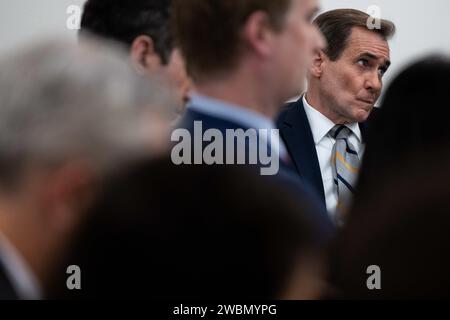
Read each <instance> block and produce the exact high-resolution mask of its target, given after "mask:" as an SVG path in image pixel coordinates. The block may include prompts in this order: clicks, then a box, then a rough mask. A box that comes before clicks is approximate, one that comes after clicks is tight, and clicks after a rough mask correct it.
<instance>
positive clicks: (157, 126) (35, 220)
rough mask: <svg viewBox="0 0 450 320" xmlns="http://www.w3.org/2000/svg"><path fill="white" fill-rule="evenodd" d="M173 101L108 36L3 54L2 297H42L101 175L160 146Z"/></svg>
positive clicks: (0, 79)
mask: <svg viewBox="0 0 450 320" xmlns="http://www.w3.org/2000/svg"><path fill="white" fill-rule="evenodd" d="M174 100H175V99H174V98H172V97H171V94H170V93H169V92H168V90H167V89H165V87H164V86H162V85H161V84H159V82H157V81H156V80H151V79H150V78H148V79H147V80H145V81H144V80H143V79H141V77H139V76H138V75H136V73H135V72H134V71H133V70H132V69H131V68H130V66H129V65H128V63H126V62H125V61H124V58H123V56H122V55H121V54H120V53H119V51H116V48H113V47H110V46H109V45H106V44H99V43H93V42H87V41H86V42H84V43H83V45H82V46H77V45H73V44H69V43H66V42H64V41H58V40H49V41H44V42H42V43H40V44H38V45H34V46H31V47H29V48H28V47H27V48H24V49H23V50H22V51H20V52H14V53H12V54H11V55H10V56H8V57H6V58H4V59H2V60H1V61H0V299H40V298H43V297H44V296H45V291H44V284H45V283H46V282H47V281H48V280H49V278H51V276H52V271H51V266H52V265H53V264H54V263H55V262H56V261H57V260H58V259H59V257H60V256H61V254H62V253H63V252H64V250H65V248H66V244H67V242H68V241H69V239H70V238H71V237H72V236H73V234H75V233H76V228H77V225H78V224H79V223H81V221H82V220H83V217H84V216H85V215H84V211H85V209H86V208H87V207H88V206H89V203H90V202H91V200H92V197H93V196H94V195H95V192H96V189H97V186H98V185H99V184H100V183H101V180H102V179H103V178H104V177H106V176H107V175H109V174H110V173H112V172H114V170H117V168H120V167H121V165H124V164H125V163H126V162H128V161H132V160H135V159H136V158H140V157H144V156H145V157H147V156H149V155H151V154H152V153H154V154H159V153H160V152H165V151H166V148H167V146H166V145H165V143H164V141H167V134H168V127H169V125H168V121H169V120H168V118H169V115H168V113H170V112H169V111H168V110H169V106H170V105H172V107H173V108H175V106H174V103H173V101H174ZM168 105H169V106H168Z"/></svg>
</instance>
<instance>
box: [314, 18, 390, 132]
mask: <svg viewBox="0 0 450 320" xmlns="http://www.w3.org/2000/svg"><path fill="white" fill-rule="evenodd" d="M389 65H390V54H389V45H388V43H387V41H386V40H384V39H383V38H382V36H381V35H379V34H377V33H375V32H373V31H370V30H368V29H365V28H360V27H355V28H353V30H352V33H351V35H350V37H349V39H348V43H347V47H346V48H345V50H344V51H343V52H342V55H341V56H340V57H339V58H338V59H337V60H336V61H331V60H329V59H328V57H326V56H325V58H324V62H323V63H322V74H321V77H320V80H319V81H320V85H319V86H320V92H321V98H322V100H323V101H324V106H325V107H326V108H329V109H331V110H329V111H330V112H331V114H334V115H335V119H332V120H333V121H335V122H336V123H340V124H344V123H354V122H363V121H365V120H367V118H368V117H369V115H370V112H371V111H372V109H373V106H374V104H375V102H376V101H377V100H378V98H379V97H380V94H381V89H382V79H383V75H384V74H385V72H386V71H387V69H388V68H389Z"/></svg>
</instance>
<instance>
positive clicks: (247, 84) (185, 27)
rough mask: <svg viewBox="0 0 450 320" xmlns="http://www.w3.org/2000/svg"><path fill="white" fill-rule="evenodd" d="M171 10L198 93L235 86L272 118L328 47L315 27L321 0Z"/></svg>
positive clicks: (186, 1)
mask: <svg viewBox="0 0 450 320" xmlns="http://www.w3.org/2000/svg"><path fill="white" fill-rule="evenodd" d="M173 6H174V12H173V24H174V33H175V36H176V39H177V41H178V43H179V45H180V49H181V51H182V53H183V56H184V58H185V60H186V64H187V68H188V71H189V73H190V75H191V76H192V78H193V80H194V82H195V86H196V89H202V91H205V92H204V93H206V94H209V93H210V92H208V91H212V90H215V91H216V90H217V89H215V87H217V86H219V87H220V85H221V84H222V85H224V87H225V88H224V89H223V90H221V91H224V92H227V89H226V88H227V87H228V88H229V87H230V84H232V85H234V86H236V87H234V88H232V91H235V92H234V93H233V92H231V93H229V94H232V95H233V96H234V99H240V100H241V99H243V97H248V96H250V97H251V95H252V94H254V95H256V96H257V97H258V98H257V100H258V101H259V103H260V104H262V106H263V107H264V108H265V110H263V111H264V113H265V114H267V115H268V116H269V115H270V117H272V118H273V117H275V115H276V113H278V111H279V110H278V109H279V107H280V106H281V105H282V104H284V102H286V100H288V99H289V98H292V97H293V96H295V95H298V94H299V93H301V92H302V90H303V89H304V83H305V77H306V70H307V67H308V66H309V64H310V63H311V62H312V57H313V54H314V51H315V50H316V49H318V48H320V47H322V46H323V44H324V40H323V37H322V36H321V34H320V32H319V29H318V28H317V27H316V26H314V25H312V18H313V16H314V14H315V13H316V11H317V10H318V1H317V0H276V1H273V0H264V1H262V0H173ZM229 90H230V91H231V89H229ZM224 92H221V93H220V94H219V95H221V96H223V95H224ZM222 98H223V97H222ZM237 102H238V104H239V102H240V101H239V100H238V101H237ZM240 105H245V103H240ZM269 106H270V107H269ZM248 107H252V106H248ZM260 108H261V107H260Z"/></svg>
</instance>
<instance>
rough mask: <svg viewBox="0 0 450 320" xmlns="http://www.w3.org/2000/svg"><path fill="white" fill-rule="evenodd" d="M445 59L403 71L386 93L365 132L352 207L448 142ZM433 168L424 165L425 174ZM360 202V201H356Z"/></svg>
mask: <svg viewBox="0 0 450 320" xmlns="http://www.w3.org/2000/svg"><path fill="white" fill-rule="evenodd" d="M449 83H450V58H449V57H445V56H429V57H426V58H424V59H423V60H421V61H418V62H416V63H414V64H412V65H411V66H409V67H408V68H406V69H405V70H404V71H402V72H401V73H400V74H399V75H398V76H397V77H396V78H395V79H394V80H393V81H392V83H391V85H390V86H389V89H388V90H387V92H386V95H385V97H384V101H383V104H382V107H381V109H380V111H379V113H378V115H377V118H376V121H374V122H373V125H372V127H371V130H370V134H369V137H368V142H367V145H368V146H367V150H366V152H365V155H364V158H363V163H362V167H361V173H360V178H359V181H358V186H357V190H356V191H357V195H356V197H355V205H358V203H359V202H362V201H364V200H363V199H367V197H369V195H370V194H371V193H372V190H374V189H375V188H377V187H380V188H384V187H385V186H386V185H388V184H389V179H390V176H391V175H393V174H395V173H396V170H397V169H398V168H401V167H402V166H404V165H406V164H407V163H408V162H411V161H414V160H415V159H414V158H415V157H416V156H417V155H418V156H422V155H426V154H429V153H431V154H434V153H436V150H441V149H442V148H443V146H448V144H449V142H450V126H449V124H448V120H447V119H446V116H445V115H446V114H447V111H448V109H449V102H448V93H447V86H448V84H449ZM433 165H434V163H431V162H429V163H423V167H422V168H421V169H419V170H423V171H426V170H428V169H429V168H430V167H431V166H433ZM360 197H361V199H360Z"/></svg>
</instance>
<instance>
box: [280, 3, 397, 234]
mask: <svg viewBox="0 0 450 320" xmlns="http://www.w3.org/2000/svg"><path fill="white" fill-rule="evenodd" d="M371 19H373V18H371V17H370V16H369V15H368V14H366V13H364V12H362V11H358V10H354V9H337V10H332V11H328V12H325V13H323V14H321V15H320V16H318V17H317V18H316V19H315V20H314V24H315V25H316V26H317V27H318V28H319V29H320V31H321V33H322V34H323V35H324V37H325V39H326V40H327V44H328V45H327V47H326V48H324V49H323V50H317V52H316V54H315V57H314V62H313V63H312V65H311V67H310V68H309V72H308V90H307V92H306V93H305V94H304V95H303V96H302V97H301V98H300V99H299V100H298V101H296V102H293V103H289V104H288V105H287V106H286V109H285V110H284V111H283V112H282V113H281V114H280V116H279V118H278V121H277V124H278V127H279V128H280V135H281V137H282V139H283V141H284V142H285V143H286V146H287V149H288V151H289V154H290V156H291V157H292V159H293V162H294V164H295V166H296V171H297V173H298V174H299V175H300V177H301V179H302V180H304V181H306V182H308V183H310V184H311V185H312V186H313V187H314V190H315V191H316V192H317V194H318V195H319V196H320V198H321V200H322V201H323V203H324V204H326V206H327V209H328V211H329V214H330V216H331V217H332V219H333V220H334V221H335V222H336V224H337V225H341V224H342V223H343V222H344V221H345V217H346V215H347V214H348V210H349V208H350V205H351V202H352V196H353V193H354V186H355V183H356V178H357V175H358V169H359V166H360V161H361V158H362V154H363V151H364V146H365V138H366V132H367V127H368V122H369V121H368V119H369V115H371V113H372V111H373V108H374V105H375V103H376V101H377V100H378V98H379V96H380V94H381V90H382V86H383V76H384V74H385V73H386V71H387V70H388V68H389V66H390V64H391V61H390V50H389V44H388V39H389V38H390V37H392V36H393V34H394V33H395V26H394V24H393V23H392V22H390V21H387V20H383V19H381V20H380V21H379V27H376V28H373V29H370V28H369V22H370V21H371Z"/></svg>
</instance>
